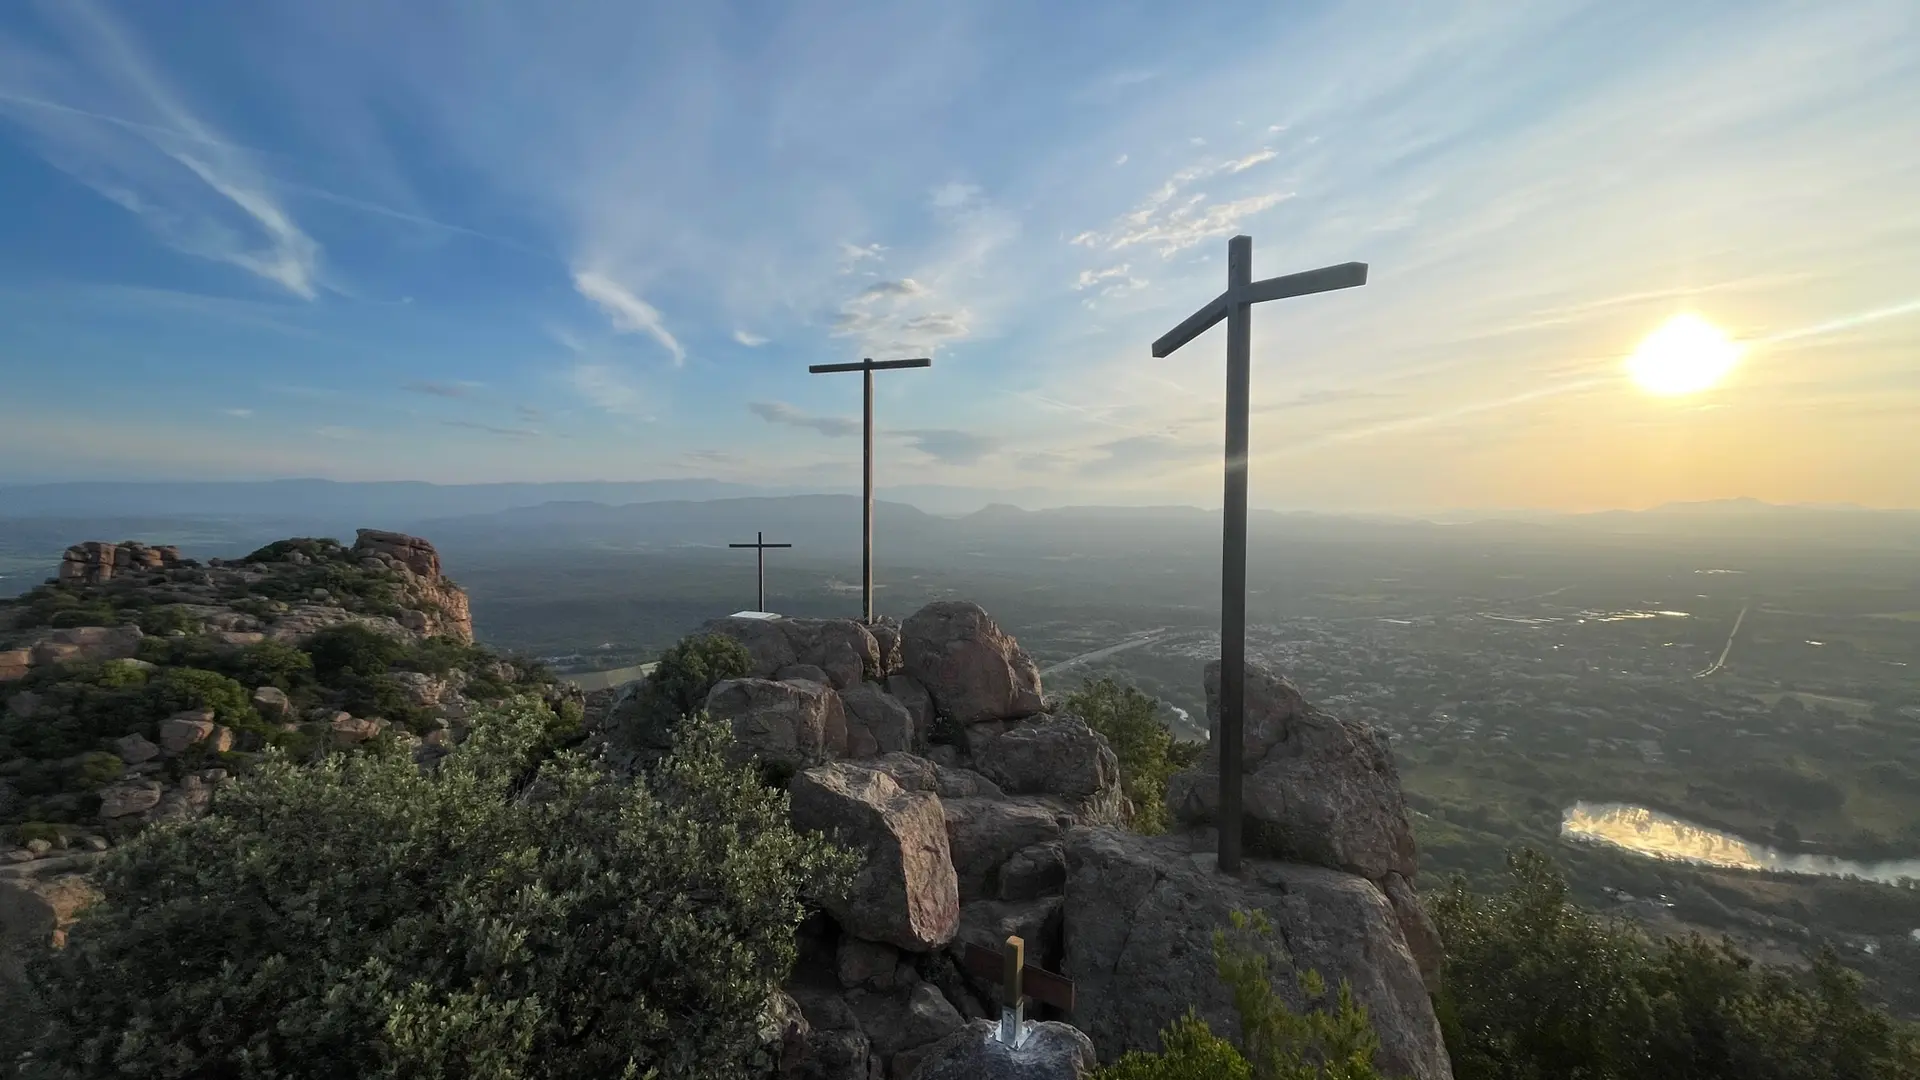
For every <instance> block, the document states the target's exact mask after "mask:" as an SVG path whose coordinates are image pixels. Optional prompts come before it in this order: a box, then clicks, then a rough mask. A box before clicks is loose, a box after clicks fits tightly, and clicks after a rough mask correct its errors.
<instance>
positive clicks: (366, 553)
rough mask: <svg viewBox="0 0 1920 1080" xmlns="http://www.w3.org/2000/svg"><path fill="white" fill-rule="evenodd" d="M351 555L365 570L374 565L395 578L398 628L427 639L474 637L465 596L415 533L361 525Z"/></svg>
mask: <svg viewBox="0 0 1920 1080" xmlns="http://www.w3.org/2000/svg"><path fill="white" fill-rule="evenodd" d="M353 554H354V555H356V556H359V558H360V564H361V566H363V567H366V568H367V569H374V568H376V567H377V568H379V569H383V570H388V571H391V572H394V573H396V574H398V575H399V577H400V579H401V580H400V583H399V588H400V593H401V596H402V611H401V613H400V615H399V616H398V617H397V621H398V622H399V623H400V625H401V626H404V627H406V628H407V629H408V630H411V631H413V632H414V633H416V634H421V635H423V636H426V637H454V638H459V639H460V640H461V641H472V640H473V611H472V608H471V606H470V604H469V602H468V600H467V594H466V592H465V591H464V590H462V589H461V588H460V587H459V586H457V585H455V584H454V583H453V582H452V581H449V580H448V579H447V578H446V577H445V576H444V575H443V574H441V572H440V553H439V552H438V551H436V550H435V549H434V546H433V545H432V544H430V543H428V542H427V541H425V540H422V539H421V538H420V537H418V536H408V535H406V534H405V533H396V532H384V531H382V530H379V529H360V530H358V531H357V532H356V534H355V539H354V542H353Z"/></svg>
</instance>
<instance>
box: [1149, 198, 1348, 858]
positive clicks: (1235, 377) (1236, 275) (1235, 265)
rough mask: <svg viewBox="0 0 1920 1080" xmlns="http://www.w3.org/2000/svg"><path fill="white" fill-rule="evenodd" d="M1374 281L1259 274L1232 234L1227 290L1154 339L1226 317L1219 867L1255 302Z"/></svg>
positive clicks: (1239, 646) (1227, 832)
mask: <svg viewBox="0 0 1920 1080" xmlns="http://www.w3.org/2000/svg"><path fill="white" fill-rule="evenodd" d="M1366 283H1367V264H1366V263H1358V262H1350V263H1341V264H1340V265H1338V266H1323V267H1321V268H1320V269H1318V270H1307V271H1304V272H1302V273H1298V274H1287V275H1286V276H1284V277H1274V278H1267V279H1266V280H1264V281H1255V280H1253V237H1251V236H1236V237H1234V238H1233V239H1231V240H1229V241H1227V291H1226V292H1223V293H1221V294H1220V295H1219V296H1216V297H1214V298H1213V299H1212V300H1210V301H1208V302H1207V305H1206V306H1205V307H1203V308H1201V309H1200V310H1199V311H1196V312H1194V313H1193V314H1192V315H1189V316H1188V317H1187V320H1186V321H1185V322H1183V323H1181V324H1180V325H1179V326H1176V327H1174V328H1173V329H1172V330H1170V331H1168V332H1167V335H1166V336H1165V337H1163V338H1161V339H1160V340H1159V341H1156V342H1154V343H1153V355H1154V356H1155V357H1164V356H1166V355H1168V354H1170V353H1172V352H1173V351H1174V350H1175V349H1178V348H1179V347H1180V346H1182V345H1185V344H1186V343H1187V342H1189V341H1192V340H1193V339H1194V338H1196V337H1199V336H1200V334H1201V333H1202V332H1204V331H1205V330H1206V329H1207V328H1208V327H1211V326H1212V325H1213V324H1214V323H1217V322H1219V321H1220V320H1221V319H1223V318H1224V319H1226V320H1227V462H1226V466H1227V481H1226V507H1225V510H1224V512H1223V514H1222V517H1223V518H1224V521H1223V523H1222V528H1221V533H1222V536H1221V541H1220V730H1219V732H1218V733H1217V734H1216V735H1215V736H1214V737H1215V738H1216V739H1218V740H1219V745H1218V746H1217V747H1216V748H1215V750H1216V753H1217V755H1218V756H1217V760H1218V761H1219V764H1220V814H1219V825H1220V860H1219V865H1220V869H1221V870H1222V871H1223V872H1225V873H1229V874H1230V873H1235V872H1237V871H1238V870H1239V869H1240V779H1241V778H1240V770H1241V767H1242V761H1243V760H1244V750H1245V747H1244V746H1243V744H1242V742H1241V739H1242V733H1243V732H1244V731H1245V730H1246V687H1247V397H1248V392H1249V384H1250V382H1251V381H1252V367H1253V362H1252V358H1251V356H1250V355H1249V354H1250V352H1251V348H1252V338H1253V305H1255V304H1258V303H1262V302H1264V301H1267V300H1285V299H1287V298H1288V297H1291V296H1307V295H1309V294H1311V293H1321V292H1331V291H1333V290H1334V289H1351V288H1353V287H1354V286H1356V285H1365V284H1366Z"/></svg>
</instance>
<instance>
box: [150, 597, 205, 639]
mask: <svg viewBox="0 0 1920 1080" xmlns="http://www.w3.org/2000/svg"><path fill="white" fill-rule="evenodd" d="M202 629H203V627H202V626H201V623H200V620H199V619H196V618H194V617H193V613H192V612H190V611H188V610H187V609H186V608H185V607H183V606H181V605H179V604H164V605H161V606H160V607H153V608H148V609H147V610H145V611H143V612H141V613H140V632H141V633H143V634H151V635H153V636H155V637H166V636H167V635H169V634H172V633H174V632H176V631H178V632H180V633H184V634H194V633H198V632H200V630H202Z"/></svg>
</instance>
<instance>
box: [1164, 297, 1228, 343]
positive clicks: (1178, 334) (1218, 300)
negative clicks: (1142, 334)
mask: <svg viewBox="0 0 1920 1080" xmlns="http://www.w3.org/2000/svg"><path fill="white" fill-rule="evenodd" d="M1226 317H1227V294H1226V293H1221V294H1220V295H1219V296H1216V297H1214V298H1213V299H1211V300H1209V301H1207V306H1206V307H1203V308H1201V309H1200V310H1199V311H1196V312H1194V313H1193V314H1191V315H1189V316H1187V321H1185V322H1183V323H1181V324H1180V325H1179V326H1176V327H1174V328H1173V329H1171V330H1169V331H1167V333H1166V335H1165V336H1164V337H1162V338H1161V339H1160V340H1159V341H1156V342H1154V343H1153V355H1154V356H1155V357H1156V358H1157V357H1162V356H1167V355H1170V354H1171V353H1172V352H1173V350H1175V349H1177V348H1179V347H1180V346H1182V345H1185V344H1186V343H1187V342H1189V341H1192V340H1193V339H1194V338H1197V337H1199V336H1200V335H1201V334H1204V333H1206V332H1207V328H1208V327H1210V326H1212V325H1213V324H1214V323H1217V322H1219V321H1220V320H1221V319H1224V318H1226Z"/></svg>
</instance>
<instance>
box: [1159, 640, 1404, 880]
mask: <svg viewBox="0 0 1920 1080" xmlns="http://www.w3.org/2000/svg"><path fill="white" fill-rule="evenodd" d="M1206 689H1207V722H1208V725H1209V730H1210V731H1211V732H1212V735H1213V739H1212V741H1211V742H1210V743H1209V747H1208V751H1207V757H1206V759H1205V760H1204V761H1203V762H1202V764H1201V765H1200V766H1199V767H1198V768H1196V769H1193V770H1190V771H1188V772H1184V773H1178V774H1176V775H1175V776H1173V777H1172V778H1171V779H1170V780H1169V782H1168V785H1167V802H1168V805H1169V807H1170V808H1171V809H1172V810H1173V813H1174V816H1175V818H1176V819H1177V820H1179V821H1181V822H1184V823H1187V824H1205V823H1210V822H1212V821H1214V820H1215V817H1216V816H1217V815H1218V813H1219V792H1220V787H1219V783H1220V782H1219V772H1218V769H1219V753H1218V749H1217V748H1218V744H1219V731H1220V664H1219V662H1218V661H1215V662H1213V663H1210V664H1208V665H1207V670H1206ZM1242 744H1243V746H1244V753H1245V758H1244V761H1243V765H1242V776H1243V779H1242V780H1241V811H1242V821H1243V824H1242V830H1243V831H1242V844H1243V850H1244V851H1245V852H1246V853H1247V854H1249V855H1263V856H1270V857H1273V858H1279V859H1292V860H1296V861H1299V862H1308V863H1313V864H1315V865H1318V866H1327V867H1332V868H1334V869H1338V870H1346V871H1350V872H1352V873H1356V874H1359V875H1361V876H1363V877H1365V878H1368V879H1370V880H1374V881H1379V880H1381V879H1382V878H1384V877H1385V876H1386V874H1387V873H1389V872H1393V873H1397V874H1399V875H1401V876H1402V877H1404V878H1406V879H1407V880H1408V881H1412V880H1413V877H1414V870H1415V867H1416V856H1415V850H1414V843H1413V825H1412V822H1411V821H1410V820H1409V819H1408V817H1407V803H1406V797H1405V796H1404V795H1403V794H1402V792H1401V790H1400V772H1399V770H1398V769H1397V768H1396V767H1395V766H1394V763H1393V754H1392V752H1391V751H1389V750H1388V749H1387V745H1386V742H1385V741H1384V740H1383V739H1381V738H1380V737H1379V736H1378V735H1377V734H1375V732H1374V731H1373V729H1372V728H1370V727H1368V726H1367V725H1366V724H1363V723H1360V722H1359V721H1357V720H1343V719H1341V718H1339V717H1336V716H1334V715H1332V714H1331V713H1328V712H1325V711H1323V710H1321V709H1319V708H1317V707H1315V706H1314V705H1312V704H1310V703H1309V702H1307V700H1306V699H1304V698H1302V697H1301V696H1300V691H1298V690H1296V689H1294V686H1293V684H1292V683H1290V682H1288V681H1287V680H1286V679H1284V678H1281V677H1280V676H1279V675H1276V674H1274V673H1273V672H1272V671H1271V670H1269V669H1268V668H1266V667H1264V666H1263V665H1260V664H1257V663H1249V664H1248V665H1247V687H1246V730H1245V732H1243V738H1242Z"/></svg>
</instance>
